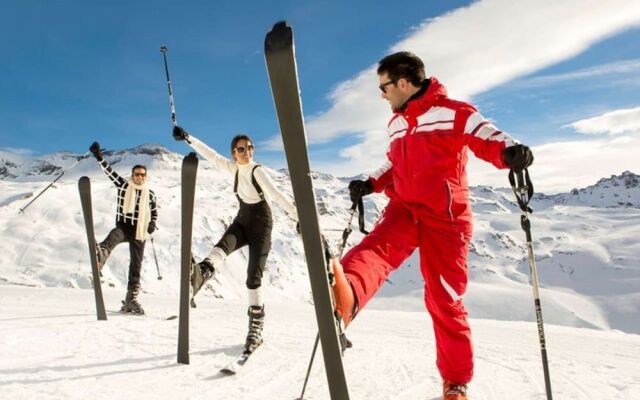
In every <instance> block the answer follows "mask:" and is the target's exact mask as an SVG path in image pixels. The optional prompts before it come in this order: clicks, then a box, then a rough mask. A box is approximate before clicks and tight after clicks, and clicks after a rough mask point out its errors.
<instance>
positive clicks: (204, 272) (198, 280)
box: [191, 258, 216, 297]
mask: <svg viewBox="0 0 640 400" xmlns="http://www.w3.org/2000/svg"><path fill="white" fill-rule="evenodd" d="M194 261H195V260H193V259H192V262H191V288H192V289H193V294H192V295H191V297H195V296H196V294H197V293H198V292H199V291H200V289H202V286H204V284H205V283H206V282H207V281H208V280H209V279H211V278H212V277H213V275H215V273H216V270H215V269H214V268H213V264H212V263H211V260H210V259H208V258H205V259H204V260H202V261H200V262H199V263H197V264H196V263H195V262H194Z"/></svg>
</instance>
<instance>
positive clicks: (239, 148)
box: [233, 144, 253, 154]
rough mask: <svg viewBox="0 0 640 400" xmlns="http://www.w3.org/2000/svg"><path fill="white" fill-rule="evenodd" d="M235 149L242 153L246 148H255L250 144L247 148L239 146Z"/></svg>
mask: <svg viewBox="0 0 640 400" xmlns="http://www.w3.org/2000/svg"><path fill="white" fill-rule="evenodd" d="M233 150H234V151H237V152H238V153H240V154H244V152H245V150H253V145H252V144H250V145H248V146H247V147H246V148H245V147H242V146H238V147H236V148H235V149H233Z"/></svg>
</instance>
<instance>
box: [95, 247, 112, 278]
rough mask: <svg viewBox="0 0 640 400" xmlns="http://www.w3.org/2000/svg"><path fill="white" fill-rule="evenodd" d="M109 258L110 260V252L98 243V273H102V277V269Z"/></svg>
mask: <svg viewBox="0 0 640 400" xmlns="http://www.w3.org/2000/svg"><path fill="white" fill-rule="evenodd" d="M107 258H109V250H108V249H107V248H106V247H104V246H102V244H98V243H96V261H97V262H98V271H100V276H102V267H104V264H105V263H106V262H107Z"/></svg>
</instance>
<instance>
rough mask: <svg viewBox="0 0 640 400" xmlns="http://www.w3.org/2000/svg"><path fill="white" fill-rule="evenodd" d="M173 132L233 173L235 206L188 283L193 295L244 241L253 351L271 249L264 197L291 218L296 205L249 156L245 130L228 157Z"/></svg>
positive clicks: (270, 222) (248, 345)
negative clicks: (221, 233) (264, 273)
mask: <svg viewBox="0 0 640 400" xmlns="http://www.w3.org/2000/svg"><path fill="white" fill-rule="evenodd" d="M173 137H174V139H176V140H185V141H186V142H187V143H188V144H189V145H190V146H191V147H192V148H193V149H194V150H196V151H197V152H198V153H199V154H200V155H202V156H203V157H204V158H206V159H207V160H209V161H210V162H211V163H213V165H214V166H215V167H216V168H217V169H219V170H221V171H227V172H229V174H230V175H232V176H234V186H233V191H234V193H235V195H236V197H237V198H238V201H239V203H240V208H239V210H238V215H237V216H236V217H235V219H234V220H233V222H232V223H231V225H230V226H229V228H228V229H227V231H226V232H225V233H224V235H222V238H221V239H220V240H219V241H218V243H217V244H216V245H215V246H214V247H213V250H212V251H211V253H210V254H209V256H208V257H206V258H205V259H204V260H202V261H201V262H200V263H198V264H197V265H194V268H193V271H192V279H191V284H192V286H193V295H194V296H195V294H196V293H197V292H198V291H199V290H200V288H201V287H202V285H204V283H205V282H206V281H207V280H208V279H210V278H211V277H212V276H213V275H214V274H215V271H216V268H220V266H221V264H222V263H223V262H224V260H225V258H226V257H227V256H228V255H229V254H231V253H232V252H234V251H235V250H238V249H240V248H242V247H244V246H249V265H248V267H247V281H246V284H247V288H248V290H249V310H248V315H249V333H248V334H247V339H246V342H245V350H246V351H248V352H252V351H253V350H255V348H256V347H258V346H259V345H260V344H262V328H263V326H264V316H265V312H264V303H263V301H262V291H261V289H260V288H261V284H262V273H263V271H264V266H265V263H266V261H267V257H268V255H269V251H270V250H271V229H272V227H273V219H272V217H271V208H270V206H269V200H273V201H275V202H276V203H278V205H279V206H280V207H281V208H282V209H283V210H285V211H286V213H287V214H288V215H289V216H290V217H291V218H292V219H293V220H295V221H297V220H298V216H297V212H296V207H295V205H294V204H293V202H292V201H291V200H290V199H289V198H287V197H286V196H284V195H283V194H282V193H281V192H280V191H279V190H278V189H277V188H276V187H275V185H274V184H273V181H272V180H271V179H270V178H269V175H267V173H266V172H265V171H264V169H263V168H260V164H257V163H256V162H255V161H253V151H254V145H253V142H252V140H251V138H249V136H247V135H237V136H235V137H234V138H233V139H232V140H231V155H232V157H233V160H230V159H228V158H225V157H223V156H221V155H220V154H218V153H217V152H216V151H215V150H213V149H212V148H210V147H209V146H207V145H206V144H204V143H203V142H201V141H200V140H198V139H197V138H196V137H194V136H192V135H189V134H188V133H187V132H186V131H185V130H184V129H182V128H181V127H179V126H176V127H174V129H173Z"/></svg>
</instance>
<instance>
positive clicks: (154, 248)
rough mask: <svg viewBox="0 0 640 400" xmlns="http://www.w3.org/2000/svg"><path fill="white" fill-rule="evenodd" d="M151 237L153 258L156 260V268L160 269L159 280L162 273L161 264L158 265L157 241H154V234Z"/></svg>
mask: <svg viewBox="0 0 640 400" xmlns="http://www.w3.org/2000/svg"><path fill="white" fill-rule="evenodd" d="M150 238H151V249H152V250H153V259H154V260H155V261H156V269H157V270H158V280H159V281H161V280H162V274H160V266H159V265H158V255H157V254H156V245H155V242H154V241H153V236H150Z"/></svg>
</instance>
